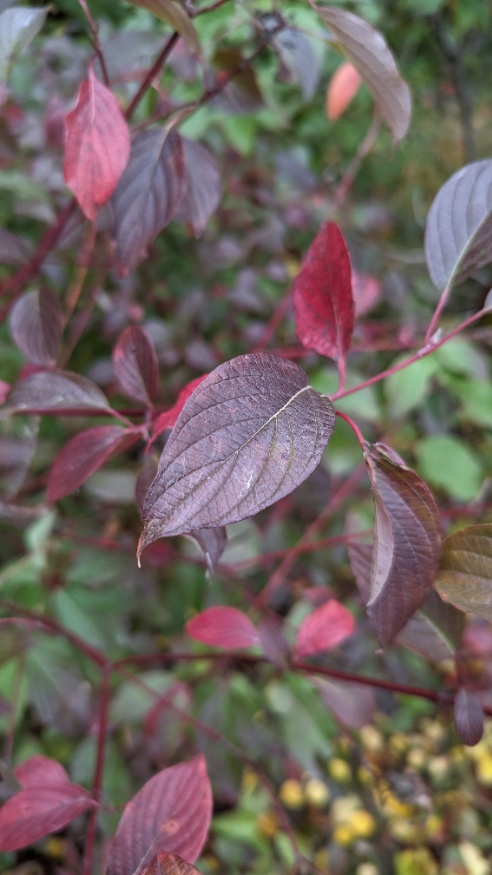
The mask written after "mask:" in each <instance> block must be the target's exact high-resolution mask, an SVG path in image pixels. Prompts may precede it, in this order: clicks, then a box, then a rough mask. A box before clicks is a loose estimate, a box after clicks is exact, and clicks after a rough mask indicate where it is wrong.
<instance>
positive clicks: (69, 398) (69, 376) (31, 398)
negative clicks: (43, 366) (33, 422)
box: [7, 371, 110, 413]
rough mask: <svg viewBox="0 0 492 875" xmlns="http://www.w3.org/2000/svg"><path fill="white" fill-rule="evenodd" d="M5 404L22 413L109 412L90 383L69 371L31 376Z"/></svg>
mask: <svg viewBox="0 0 492 875" xmlns="http://www.w3.org/2000/svg"><path fill="white" fill-rule="evenodd" d="M7 403H8V405H9V406H10V407H13V408H14V409H15V410H17V411H23V412H25V413H55V412H59V413H76V412H78V411H82V412H84V411H88V410H91V411H95V410H100V411H102V412H106V413H109V412H110V411H109V406H108V402H107V399H106V398H105V396H104V395H103V393H102V392H101V390H100V389H98V387H97V386H96V385H95V384H94V383H92V382H91V380H88V379H87V378H86V377H82V376H80V375H79V374H75V373H72V372H71V371H39V372H38V373H37V374H31V375H30V376H29V377H26V378H25V380H21V381H20V382H19V383H17V385H16V386H14V388H13V389H12V391H11V393H10V395H9V397H8V399H7Z"/></svg>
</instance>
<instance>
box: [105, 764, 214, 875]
mask: <svg viewBox="0 0 492 875" xmlns="http://www.w3.org/2000/svg"><path fill="white" fill-rule="evenodd" d="M211 816H212V792H211V787H210V781H209V779H208V775H207V767H206V764H205V759H204V757H203V756H202V755H201V754H199V755H198V756H196V757H193V759H191V760H189V761H188V762H186V763H180V764H179V765H177V766H171V767H170V768H168V769H163V770H162V771H161V772H159V773H158V774H157V775H154V777H153V778H151V779H150V780H149V781H147V783H146V784H144V786H143V787H142V789H141V790H140V791H139V792H138V793H137V794H136V796H134V797H133V799H131V800H130V802H129V803H128V805H127V806H126V808H125V810H124V812H123V816H122V818H121V820H120V823H119V826H118V829H117V831H116V835H115V837H114V839H113V843H112V846H111V851H110V856H109V863H108V870H107V875H128V873H129V872H131V873H132V875H141V873H142V871H143V870H145V867H146V866H148V865H149V864H150V863H151V861H152V860H153V859H154V858H155V857H156V855H157V854H158V853H162V852H167V853H170V854H178V855H179V856H180V857H183V858H184V859H185V860H186V861H187V862H189V863H194V861H195V860H196V858H197V857H198V855H199V853H200V851H201V849H202V847H203V844H204V842H205V839H206V838H207V835H208V830H209V826H210V819H211Z"/></svg>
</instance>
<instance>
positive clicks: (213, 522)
mask: <svg viewBox="0 0 492 875" xmlns="http://www.w3.org/2000/svg"><path fill="white" fill-rule="evenodd" d="M334 424H335V412H334V410H333V406H332V404H331V402H330V401H329V400H328V399H327V398H324V397H322V396H320V395H318V393H317V392H315V391H314V390H313V389H312V388H311V387H310V386H309V384H308V381H307V377H306V375H305V373H304V371H302V370H301V368H299V367H298V365H296V364H293V363H292V362H289V361H287V360H285V359H282V358H279V357H278V356H275V355H272V354H270V353H254V354H251V355H244V356H239V357H238V358H235V359H232V360H231V361H229V362H226V363H225V364H223V365H220V366H219V367H218V368H216V369H215V370H214V371H212V373H211V374H209V375H208V377H206V379H205V380H204V381H203V382H202V383H201V384H200V385H199V386H198V388H197V389H195V391H194V392H193V394H192V395H191V396H190V398H189V399H188V401H187V402H186V404H185V406H184V407H183V410H182V411H181V413H180V415H179V418H178V421H177V423H176V425H175V427H174V430H173V432H172V434H171V436H170V438H169V440H168V442H167V444H166V446H165V448H164V451H163V453H162V456H161V459H160V462H159V469H158V473H157V476H156V478H155V480H154V482H153V483H152V485H151V487H150V489H149V492H148V494H147V497H146V499H145V503H144V510H143V522H144V530H143V533H142V535H141V538H140V541H139V548H138V552H139V553H140V552H141V551H142V550H143V549H144V547H146V546H147V545H148V544H151V543H152V542H153V541H155V540H156V539H157V538H162V537H165V536H166V535H179V534H183V533H186V532H189V531H191V530H194V529H203V528H213V527H215V526H223V525H227V524H228V523H232V522H236V521H237V520H240V519H244V518H245V517H247V516H250V515H251V514H254V513H257V512H258V511H259V510H262V509H263V508H264V507H268V505H270V504H272V503H273V502H274V501H276V500H277V499H279V498H281V497H282V496H284V495H287V494H288V493H289V492H291V491H292V490H293V489H294V488H295V487H296V486H298V485H299V483H302V481H303V480H305V479H306V477H307V476H308V475H309V474H310V473H311V471H313V470H314V468H315V467H316V466H317V465H318V463H319V461H320V459H321V456H322V453H323V450H324V449H325V447H326V444H327V443H328V441H329V439H330V437H331V435H332V432H333V428H334Z"/></svg>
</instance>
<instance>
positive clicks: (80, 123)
mask: <svg viewBox="0 0 492 875" xmlns="http://www.w3.org/2000/svg"><path fill="white" fill-rule="evenodd" d="M65 125H66V144H65V165H64V173H65V182H66V183H67V186H68V187H69V189H70V190H71V191H72V192H73V194H74V195H75V197H76V198H77V201H78V203H79V206H80V208H81V210H82V212H83V213H84V215H85V216H86V217H87V218H88V219H91V220H94V219H95V218H96V217H97V214H98V211H99V208H100V207H102V206H103V205H104V204H105V203H107V201H109V199H110V198H111V197H112V195H113V192H114V190H115V188H116V186H117V185H118V182H119V181H120V179H121V176H122V173H123V171H124V169H125V167H126V165H127V164H128V158H129V156H130V133H129V131H128V125H127V123H126V121H125V119H124V117H123V114H122V112H121V110H120V107H119V104H118V101H117V100H116V97H115V96H114V94H112V92H111V91H110V90H109V89H108V88H106V86H105V85H103V84H102V83H101V82H99V81H98V79H96V77H95V75H94V71H93V70H92V67H90V68H89V78H88V79H86V80H85V81H84V82H82V84H81V86H80V90H79V96H78V100H77V105H76V107H75V109H73V110H72V112H70V113H69V114H68V115H67V117H66V120H65Z"/></svg>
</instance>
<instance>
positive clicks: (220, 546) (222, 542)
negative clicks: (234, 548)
mask: <svg viewBox="0 0 492 875" xmlns="http://www.w3.org/2000/svg"><path fill="white" fill-rule="evenodd" d="M190 536H191V537H192V538H194V539H195V541H196V542H197V544H198V545H199V547H200V549H201V551H202V553H203V555H204V556H205V561H206V563H207V570H208V573H209V574H213V573H214V568H215V566H216V565H217V562H218V561H219V559H220V557H221V556H222V553H223V552H224V550H225V548H226V547H227V531H226V529H225V528H224V527H223V526H219V527H218V528H214V529H196V530H195V531H193V532H190Z"/></svg>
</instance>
